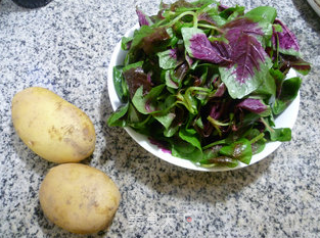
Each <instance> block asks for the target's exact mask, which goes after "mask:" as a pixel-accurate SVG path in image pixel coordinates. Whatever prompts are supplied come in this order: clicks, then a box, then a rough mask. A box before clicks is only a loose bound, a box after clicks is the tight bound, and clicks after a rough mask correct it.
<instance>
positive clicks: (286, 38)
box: [273, 19, 300, 52]
mask: <svg viewBox="0 0 320 238" xmlns="http://www.w3.org/2000/svg"><path fill="white" fill-rule="evenodd" d="M274 24H278V25H280V26H281V28H282V32H277V33H276V35H277V36H278V39H279V49H280V51H281V50H284V51H288V50H294V51H297V52H298V51H299V50H300V47H299V44H298V40H297V38H296V36H295V35H294V34H293V33H292V32H291V31H290V30H289V29H288V27H287V26H286V25H285V24H283V23H282V22H281V21H280V20H278V19H276V20H275V21H274ZM273 41H274V42H273V43H275V40H274V39H273Z"/></svg>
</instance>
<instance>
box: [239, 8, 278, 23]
mask: <svg viewBox="0 0 320 238" xmlns="http://www.w3.org/2000/svg"><path fill="white" fill-rule="evenodd" d="M245 16H246V17H248V18H254V17H260V18H262V19H264V20H266V21H268V22H270V23H273V22H274V20H275V19H276V17H277V10H276V9H275V8H273V7H269V6H260V7H256V8H254V9H252V10H250V11H249V12H247V13H246V14H245Z"/></svg>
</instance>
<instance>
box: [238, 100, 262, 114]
mask: <svg viewBox="0 0 320 238" xmlns="http://www.w3.org/2000/svg"><path fill="white" fill-rule="evenodd" d="M237 107H238V108H242V109H246V110H248V111H250V112H253V113H256V114H260V113H262V112H265V111H266V110H267V109H268V107H267V105H265V104H264V103H263V102H262V101H261V100H260V99H253V98H247V99H244V100H243V101H242V102H240V103H239V104H238V105H237Z"/></svg>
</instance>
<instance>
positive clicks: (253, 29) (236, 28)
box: [223, 18, 264, 44]
mask: <svg viewBox="0 0 320 238" xmlns="http://www.w3.org/2000/svg"><path fill="white" fill-rule="evenodd" d="M223 29H224V30H225V31H227V34H226V37H227V39H228V40H229V41H230V44H232V42H237V39H238V38H239V37H240V36H241V35H243V34H247V35H252V36H263V34H264V33H263V31H262V29H261V28H260V27H259V24H258V23H256V22H254V21H252V20H250V19H248V18H238V19H236V20H234V21H231V22H229V23H227V24H226V25H225V26H224V27H223Z"/></svg>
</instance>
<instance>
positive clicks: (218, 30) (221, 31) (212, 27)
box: [198, 23, 224, 34]
mask: <svg viewBox="0 0 320 238" xmlns="http://www.w3.org/2000/svg"><path fill="white" fill-rule="evenodd" d="M198 27H203V28H207V29H212V30H216V31H217V32H219V33H222V34H224V31H223V30H221V29H220V28H218V27H216V26H212V25H208V24H203V23H199V24H198Z"/></svg>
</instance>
